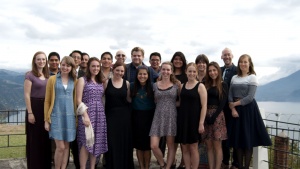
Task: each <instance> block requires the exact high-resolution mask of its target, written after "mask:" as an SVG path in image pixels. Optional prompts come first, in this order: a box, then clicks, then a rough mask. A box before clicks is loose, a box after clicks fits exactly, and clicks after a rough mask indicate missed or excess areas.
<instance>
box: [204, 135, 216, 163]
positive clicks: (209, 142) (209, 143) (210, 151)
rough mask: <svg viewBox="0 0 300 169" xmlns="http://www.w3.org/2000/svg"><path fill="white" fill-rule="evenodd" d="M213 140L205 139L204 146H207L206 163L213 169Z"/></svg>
mask: <svg viewBox="0 0 300 169" xmlns="http://www.w3.org/2000/svg"><path fill="white" fill-rule="evenodd" d="M212 142H213V141H212V140H205V143H206V148H207V156H208V165H209V168H210V169H215V158H214V149H213V143H212Z"/></svg>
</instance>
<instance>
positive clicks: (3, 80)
mask: <svg viewBox="0 0 300 169" xmlns="http://www.w3.org/2000/svg"><path fill="white" fill-rule="evenodd" d="M24 75H25V73H18V72H14V71H10V70H5V69H0V89H1V90H0V110H7V109H17V108H24V107H25V102H24V90H23V84H24Z"/></svg>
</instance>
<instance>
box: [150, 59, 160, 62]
mask: <svg viewBox="0 0 300 169" xmlns="http://www.w3.org/2000/svg"><path fill="white" fill-rule="evenodd" d="M150 61H151V62H159V59H151V60H150Z"/></svg>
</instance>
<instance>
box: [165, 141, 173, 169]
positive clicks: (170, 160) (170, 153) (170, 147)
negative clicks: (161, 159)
mask: <svg viewBox="0 0 300 169" xmlns="http://www.w3.org/2000/svg"><path fill="white" fill-rule="evenodd" d="M174 140H175V137H174V136H167V146H168V156H167V167H166V168H167V169H169V168H171V166H172V164H173V161H174V158H175V146H174Z"/></svg>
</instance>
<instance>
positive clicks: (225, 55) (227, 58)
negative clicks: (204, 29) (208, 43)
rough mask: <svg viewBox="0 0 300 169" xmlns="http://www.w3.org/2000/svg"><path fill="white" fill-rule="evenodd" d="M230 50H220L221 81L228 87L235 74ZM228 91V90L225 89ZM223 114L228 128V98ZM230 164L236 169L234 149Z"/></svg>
mask: <svg viewBox="0 0 300 169" xmlns="http://www.w3.org/2000/svg"><path fill="white" fill-rule="evenodd" d="M232 58H233V55H232V52H231V50H230V49H229V48H225V49H224V50H223V51H222V55H221V59H223V61H224V64H225V65H224V66H223V67H221V71H222V77H223V81H224V82H226V84H227V86H228V89H229V87H230V82H231V78H232V76H234V75H236V74H237V67H236V66H235V65H234V64H233V63H232ZM227 92H228V91H227ZM223 111H224V115H225V121H226V127H227V129H228V127H229V123H230V120H231V119H232V116H231V110H230V108H229V106H228V100H227V102H226V104H225V106H224V109H223ZM227 142H228V141H227V140H223V141H222V150H223V161H222V168H224V169H228V168H229V159H230V148H229V147H228V145H227ZM232 159H233V161H232V164H231V169H237V167H238V164H237V156H236V151H235V150H233V156H232Z"/></svg>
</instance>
